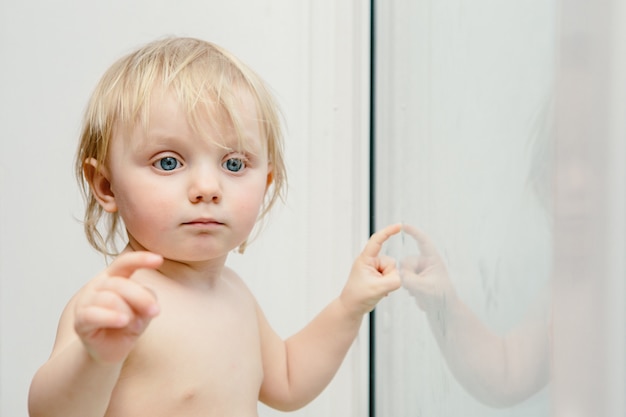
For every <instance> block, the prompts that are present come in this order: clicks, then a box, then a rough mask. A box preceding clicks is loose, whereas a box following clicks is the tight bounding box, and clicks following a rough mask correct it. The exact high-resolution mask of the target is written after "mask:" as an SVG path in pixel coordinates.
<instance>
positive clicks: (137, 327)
mask: <svg viewBox="0 0 626 417" xmlns="http://www.w3.org/2000/svg"><path fill="white" fill-rule="evenodd" d="M162 262H163V258H162V257H161V256H159V255H156V254H153V253H150V252H127V253H124V254H122V255H120V256H119V257H118V258H117V259H115V261H113V262H112V263H111V265H109V267H108V268H106V269H105V270H104V271H103V272H102V273H101V274H100V275H99V276H98V277H96V279H95V280H93V281H92V282H91V283H90V284H89V285H88V286H87V287H85V289H84V291H83V292H81V295H80V296H79V298H78V299H77V300H76V307H75V311H74V313H75V318H74V329H75V330H76V333H78V336H79V337H80V339H81V340H82V342H83V344H84V345H85V347H86V349H87V351H88V352H89V354H90V355H91V356H92V357H93V358H94V359H95V360H96V361H99V362H102V363H118V362H120V361H122V360H124V359H125V358H126V356H127V355H128V353H129V352H130V351H131V349H132V347H133V346H134V344H135V341H136V340H137V338H138V337H139V336H140V335H141V334H142V332H143V331H144V330H145V328H146V326H147V325H148V323H150V320H152V318H153V317H154V316H156V315H157V314H158V313H159V307H158V304H157V301H156V297H155V294H154V293H153V292H151V291H150V290H149V289H147V288H145V287H143V286H142V285H140V284H138V283H137V282H135V281H132V280H131V279H129V278H130V277H131V275H133V273H134V272H135V271H136V270H138V269H140V268H150V269H156V268H158V267H159V266H160V265H161V263H162Z"/></svg>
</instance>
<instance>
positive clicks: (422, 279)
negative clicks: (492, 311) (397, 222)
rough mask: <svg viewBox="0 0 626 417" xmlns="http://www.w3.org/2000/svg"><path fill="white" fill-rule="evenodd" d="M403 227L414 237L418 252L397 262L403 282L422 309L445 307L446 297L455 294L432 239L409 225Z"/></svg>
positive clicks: (431, 309)
mask: <svg viewBox="0 0 626 417" xmlns="http://www.w3.org/2000/svg"><path fill="white" fill-rule="evenodd" d="M402 230H403V231H404V232H406V234H407V235H409V236H410V237H412V238H413V239H415V241H416V242H417V245H418V247H419V253H415V254H411V255H409V256H407V257H405V258H404V259H402V260H401V261H400V276H401V277H402V285H403V286H404V287H405V288H406V289H407V290H408V291H409V293H410V294H411V295H412V296H413V297H414V298H415V301H416V302H417V304H418V306H419V307H420V308H421V309H422V310H424V311H434V310H437V309H440V308H443V307H444V306H445V302H446V299H448V298H449V297H452V296H454V295H455V294H456V292H455V290H454V288H453V286H452V283H451V282H450V279H449V277H448V271H447V269H446V266H445V264H444V261H443V259H442V258H441V256H440V255H439V252H438V251H437V248H435V245H434V244H433V242H432V241H431V240H430V239H429V238H428V236H426V234H424V233H423V232H422V231H420V230H418V229H417V228H415V227H413V226H411V225H403V226H402Z"/></svg>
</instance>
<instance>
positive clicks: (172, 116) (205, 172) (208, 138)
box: [105, 94, 271, 262]
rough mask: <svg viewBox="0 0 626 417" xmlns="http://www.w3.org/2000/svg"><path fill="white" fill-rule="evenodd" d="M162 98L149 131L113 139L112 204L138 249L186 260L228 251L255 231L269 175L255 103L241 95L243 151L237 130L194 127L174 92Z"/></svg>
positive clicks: (110, 162)
mask: <svg viewBox="0 0 626 417" xmlns="http://www.w3.org/2000/svg"><path fill="white" fill-rule="evenodd" d="M157 97H160V96H157ZM163 97H164V98H163V99H160V100H154V99H153V101H152V105H151V108H150V119H149V126H148V128H147V129H144V128H143V126H141V125H140V126H137V127H136V128H135V129H134V130H133V131H132V137H130V138H126V139H124V138H122V137H121V136H120V134H119V133H118V134H116V136H114V137H113V139H112V142H111V147H110V151H109V152H110V153H109V159H108V169H109V173H108V174H109V181H110V183H111V193H112V195H113V198H114V209H117V210H118V211H119V214H120V216H121V217H122V219H123V220H124V224H125V225H126V229H127V231H128V234H129V238H130V242H131V244H132V245H133V246H134V247H136V248H137V249H141V248H143V249H145V250H150V251H152V252H156V253H158V254H161V255H163V256H164V257H165V258H168V259H174V260H178V261H184V262H199V261H205V260H210V259H215V258H220V257H224V256H226V255H227V254H228V252H229V251H231V250H232V249H234V248H236V247H238V246H239V245H240V244H241V243H242V242H243V241H244V240H245V239H246V238H247V237H248V235H249V234H250V232H251V230H252V228H253V227H254V224H255V222H256V220H257V216H258V214H259V210H260V207H261V205H262V203H263V198H264V195H265V191H266V189H267V186H268V184H269V182H270V181H271V170H270V166H269V162H268V155H267V145H266V143H265V139H264V138H262V137H261V132H260V129H259V124H258V122H257V114H256V108H255V105H254V102H253V100H252V98H251V97H249V96H248V97H246V98H245V99H244V100H242V103H243V104H242V107H241V113H242V115H243V116H244V117H243V122H244V123H243V124H244V126H243V129H244V132H245V136H246V140H247V141H248V144H247V145H246V147H247V150H246V151H242V150H238V149H237V148H238V146H237V143H238V141H237V137H236V136H235V133H234V130H233V129H227V128H225V127H224V126H215V123H214V122H213V123H212V124H209V122H208V121H207V122H204V121H203V122H201V123H202V125H201V126H200V129H193V128H192V127H191V126H190V125H189V123H188V119H187V116H186V114H185V112H184V110H183V109H182V108H181V106H180V105H179V104H178V103H177V101H176V99H175V97H174V96H173V95H171V94H169V95H168V94H166V95H164V96H163ZM213 119H214V120H219V118H213ZM199 132H202V133H199ZM216 142H218V143H220V144H223V145H224V146H219V145H217V144H216ZM105 209H106V207H105Z"/></svg>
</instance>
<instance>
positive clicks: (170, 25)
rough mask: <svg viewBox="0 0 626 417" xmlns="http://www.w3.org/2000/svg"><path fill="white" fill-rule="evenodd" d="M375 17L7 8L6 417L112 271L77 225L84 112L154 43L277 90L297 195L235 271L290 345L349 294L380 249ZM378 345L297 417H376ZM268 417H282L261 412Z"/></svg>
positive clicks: (1, 38)
mask: <svg viewBox="0 0 626 417" xmlns="http://www.w3.org/2000/svg"><path fill="white" fill-rule="evenodd" d="M368 13H369V8H368V4H367V2H365V1H357V0H338V1H337V0H321V1H320V0H315V1H314V0H309V1H298V2H294V1H290V0H264V1H255V0H237V1H228V2H226V1H217V0H212V1H199V0H182V1H180V0H179V1H176V2H173V1H172V2H168V1H159V2H153V1H148V0H141V1H134V2H127V1H123V0H112V1H107V2H74V1H69V0H64V1H57V2H48V1H46V0H34V1H30V2H17V1H15V2H7V1H3V2H0V56H1V58H0V61H1V65H0V141H1V145H2V150H3V155H4V158H3V163H2V164H0V170H1V171H0V280H1V281H0V374H1V377H0V415H1V416H3V417H5V416H6V417H23V416H26V415H27V411H26V398H27V390H28V386H29V383H30V379H31V377H32V375H33V373H34V372H35V371H36V369H37V368H38V366H40V365H41V364H42V363H43V362H44V361H45V360H46V358H47V356H48V354H49V352H50V349H51V346H52V342H53V339H54V334H55V328H56V324H57V319H58V316H59V314H60V313H61V310H62V308H63V306H64V305H65V303H66V301H67V300H68V298H69V297H70V296H71V294H73V293H74V291H75V290H76V289H77V288H78V287H79V286H81V284H82V283H84V282H85V281H86V280H87V279H89V278H90V277H91V276H93V275H94V274H95V273H96V272H97V271H99V270H100V269H101V268H102V267H103V265H104V263H103V259H101V257H100V256H99V255H97V254H96V253H95V252H94V251H93V250H92V249H90V247H89V246H88V244H87V242H86V240H85V239H84V236H83V234H82V227H81V225H80V223H79V221H78V219H80V218H81V216H82V202H81V200H80V196H79V193H78V189H77V186H76V183H75V180H74V178H73V176H72V162H73V156H74V150H75V144H76V142H77V136H78V129H79V124H80V120H81V117H82V111H83V107H84V105H85V103H86V100H87V98H88V96H89V94H90V93H91V89H92V88H93V87H94V85H95V83H96V81H97V79H98V78H99V76H100V75H101V74H102V72H103V71H104V70H105V69H106V68H107V67H108V65H110V64H111V63H112V62H113V60H114V59H116V58H117V57H119V56H120V55H121V54H123V53H125V52H127V51H129V50H130V49H132V48H134V47H135V46H137V45H139V44H142V43H144V42H146V41H149V40H151V39H153V38H155V37H159V36H163V35H168V34H175V35H189V36H196V37H201V38H205V39H207V40H211V41H214V42H216V43H218V44H221V45H222V46H225V47H226V48H228V49H230V50H231V51H233V52H234V53H235V54H236V55H238V56H239V57H240V58H242V59H243V60H244V61H246V62H247V63H249V64H250V65H251V66H252V67H253V68H255V69H256V70H257V71H258V72H259V73H260V74H261V75H262V76H263V77H264V78H265V79H266V80H267V81H268V83H269V84H270V85H271V86H272V87H273V88H274V90H275V91H276V94H277V96H278V98H279V100H280V102H281V104H282V105H283V107H284V110H285V114H286V118H287V124H288V126H287V128H288V134H287V161H288V168H289V175H290V177H289V181H290V192H289V196H288V199H287V202H286V204H285V205H284V206H283V207H282V208H279V209H278V210H277V211H276V212H275V213H274V215H273V216H272V220H271V223H270V224H269V225H268V227H267V228H266V229H265V231H264V232H263V234H262V235H261V237H260V238H259V239H258V240H257V241H255V242H254V243H253V244H252V246H251V247H250V248H249V251H248V252H246V254H245V255H244V256H240V255H233V256H232V258H231V260H230V261H231V262H230V263H231V264H232V265H233V266H234V267H235V269H237V270H238V271H239V272H240V273H241V274H242V275H243V277H244V278H245V279H246V280H247V282H248V283H249V285H250V287H251V288H252V289H253V291H254V292H255V293H256V294H257V296H258V299H259V301H260V303H261V305H262V306H263V307H264V308H265V311H266V314H267V315H268V317H269V319H270V321H271V322H272V323H273V325H274V327H275V328H276V330H277V331H278V332H279V333H280V334H282V335H284V336H285V337H286V336H288V335H290V334H291V333H292V332H295V331H296V330H298V329H299V328H300V327H302V326H303V325H304V324H305V323H306V322H307V321H308V320H309V319H311V318H312V317H313V315H314V314H315V313H317V311H319V310H320V309H321V308H322V307H323V306H324V305H325V304H326V303H327V302H328V301H330V299H331V298H332V297H335V296H336V295H338V293H339V291H340V289H341V287H342V285H343V283H344V281H345V278H346V276H347V273H348V271H349V268H350V265H351V263H352V258H353V257H354V256H355V255H356V253H357V252H358V251H359V250H360V248H361V246H362V245H363V243H364V242H365V239H366V237H367V211H366V208H367V198H368V196H367V178H368V176H367V166H366V163H367V152H368V149H367V145H366V144H367V135H368V132H367V126H368V123H367V109H368V98H369V96H368V94H367V86H368V74H367V69H368V64H367V63H368V59H369V58H368V56H367V53H368V52H367V51H368V41H369V32H368V30H369V26H368V19H369V16H368ZM366 361H367V339H366V335H365V334H364V333H363V335H362V336H361V337H360V338H359V340H358V341H357V343H356V344H355V346H354V348H353V350H352V352H351V354H350V355H349V357H348V358H347V360H346V362H345V363H344V366H343V368H342V369H341V370H340V372H339V374H338V375H337V377H336V379H335V380H334V381H333V383H332V384H331V386H330V387H329V388H328V389H327V390H326V391H325V392H324V393H323V394H322V395H321V396H320V397H319V398H318V399H317V400H316V401H314V402H313V403H312V404H311V405H309V406H308V407H307V408H305V409H304V410H302V411H300V412H296V413H294V414H293V415H297V416H314V415H315V416H320V415H324V416H332V415H336V416H363V415H365V414H366V405H367V396H366V387H367V369H366ZM261 415H262V416H273V415H278V413H276V412H274V411H270V410H269V409H266V408H264V407H261Z"/></svg>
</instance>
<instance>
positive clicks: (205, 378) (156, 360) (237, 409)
mask: <svg viewBox="0 0 626 417" xmlns="http://www.w3.org/2000/svg"><path fill="white" fill-rule="evenodd" d="M159 301H160V305H161V314H160V315H159V316H157V317H156V318H155V319H154V320H153V321H152V322H151V323H150V325H149V326H148V329H147V330H146V332H145V333H144V334H143V335H142V337H141V338H140V340H139V342H138V343H137V345H136V347H135V349H134V350H133V352H132V354H131V355H130V356H129V358H128V359H127V361H126V364H125V366H124V368H123V370H122V374H121V375H120V379H119V382H118V385H117V387H116V389H115V391H114V393H113V398H112V399H111V407H110V409H111V411H113V410H114V409H117V408H119V409H120V413H111V414H109V415H110V416H117V415H120V416H122V415H123V416H125V417H127V416H135V415H136V416H146V415H150V416H155V417H158V416H161V415H162V416H172V415H177V416H196V415H197V416H202V417H210V416H214V415H215V416H217V415H219V416H256V407H257V401H258V393H259V388H260V386H261V383H262V380H263V368H262V363H261V348H260V340H259V330H258V324H257V323H258V322H257V316H256V309H255V306H254V303H253V302H252V301H251V300H250V299H247V298H245V297H231V296H228V294H227V295H226V296H224V297H206V298H203V297H198V298H194V299H185V298H184V297H182V298H180V297H179V298H177V297H175V296H172V295H166V296H163V297H161V296H160V297H159ZM122 409H123V410H124V412H121V410H122ZM148 411H149V412H148Z"/></svg>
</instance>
